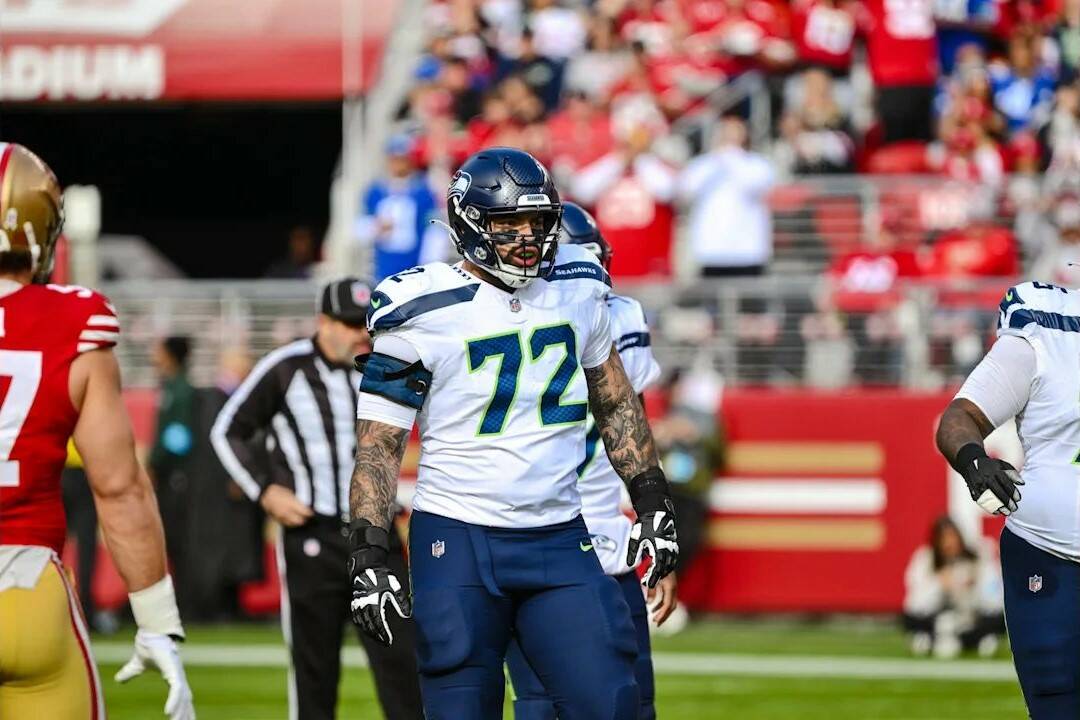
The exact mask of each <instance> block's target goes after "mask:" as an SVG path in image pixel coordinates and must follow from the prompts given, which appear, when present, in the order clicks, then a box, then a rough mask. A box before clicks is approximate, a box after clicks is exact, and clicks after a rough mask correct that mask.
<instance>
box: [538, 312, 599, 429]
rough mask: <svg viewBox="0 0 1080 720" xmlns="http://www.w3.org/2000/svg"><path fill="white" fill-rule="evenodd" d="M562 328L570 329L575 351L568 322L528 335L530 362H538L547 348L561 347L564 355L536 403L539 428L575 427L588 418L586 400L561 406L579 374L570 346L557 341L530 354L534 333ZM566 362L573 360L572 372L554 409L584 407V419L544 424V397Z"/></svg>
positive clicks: (577, 361)
mask: <svg viewBox="0 0 1080 720" xmlns="http://www.w3.org/2000/svg"><path fill="white" fill-rule="evenodd" d="M563 326H566V327H568V328H570V334H571V335H573V336H574V349H575V350H576V349H577V345H578V336H577V330H575V329H574V326H573V325H571V324H570V323H568V322H565V321H563V322H557V323H551V324H550V325H541V326H540V327H535V328H533V330H532V332H531V333H529V359H530V360H531V361H532V362H538V361H539V360H540V358H542V357H544V353H546V352H547V351H548V348H553V347H558V346H559V345H562V347H563V351H564V352H565V353H566V354H565V355H564V356H563V359H562V360H560V361H559V362H557V363H556V364H555V369H554V370H552V371H551V377H549V378H548V381H547V384H546V385H545V386H544V392H542V393H540V401H539V402H537V403H536V416H537V417H538V418H539V419H540V427H558V426H561V425H577V424H579V423H583V422H585V421H586V420H588V418H589V401H588V400H577V401H575V402H571V403H566V404H565V405H564V404H563V401H562V399H563V395H565V394H566V391H567V390H569V389H570V386H571V385H572V384H573V383H574V380H575V379H576V378H577V376H578V374H579V373H580V372H581V362H580V361H579V360H578V359H577V356H576V355H572V354H571V353H570V346H569V345H568V344H567V341H566V340H562V341H559V342H554V343H551V344H550V345H545V346H544V349H543V350H541V351H540V354H539V355H536V356H534V355H533V354H532V339H533V336H534V335H536V333H538V332H539V331H541V330H548V329H550V328H557V327H563ZM567 360H573V363H574V372H572V373H571V374H570V378H569V379H568V380H567V381H566V386H565V387H564V388H563V390H562V392H561V393H559V397H558V398H557V402H556V407H560V408H563V407H574V406H584V407H585V417H583V418H582V419H581V420H567V421H565V422H551V423H549V422H544V396H545V395H547V394H548V392H549V391H550V390H551V383H553V382H554V381H555V376H556V375H558V374H559V370H561V369H562V366H563V363H565V362H566V361H567Z"/></svg>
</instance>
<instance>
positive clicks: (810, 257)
mask: <svg viewBox="0 0 1080 720" xmlns="http://www.w3.org/2000/svg"><path fill="white" fill-rule="evenodd" d="M1011 188H1013V184H1012V183H1011V182H1006V183H1003V184H1001V185H999V186H989V185H979V184H976V183H969V182H962V181H956V180H951V179H948V178H944V177H938V176H924V175H877V176H874V175H846V176H824V177H803V178H798V179H797V180H795V181H792V182H789V183H786V184H784V185H782V186H780V187H778V188H776V189H775V190H774V192H773V194H772V198H771V207H772V216H773V245H774V248H775V261H774V263H773V271H774V272H779V273H790V274H805V273H816V272H820V271H821V270H823V269H824V268H825V267H827V266H828V264H829V262H830V260H831V259H832V258H834V257H836V256H837V255H838V254H840V253H843V252H846V251H849V250H852V249H854V248H856V247H857V246H858V245H860V244H861V243H863V242H864V241H866V240H867V239H869V238H870V237H871V235H872V234H873V233H876V232H878V231H879V229H881V228H884V229H885V230H887V231H889V232H891V233H892V234H894V235H895V236H896V237H897V238H898V239H899V241H900V242H901V243H904V244H908V245H922V246H929V245H932V244H933V243H934V242H935V241H936V240H937V239H938V238H940V237H941V236H943V235H946V234H948V233H952V232H956V231H960V230H963V229H964V228H967V227H970V226H971V225H973V224H983V225H994V226H1001V227H1008V228H1011V227H1013V225H1014V223H1015V219H1016V212H1017V204H1018V203H1017V201H1016V200H1015V199H1014V198H1013V197H1011V196H1010V189H1011ZM1021 240H1022V241H1023V242H1022V243H1021V251H1023V249H1024V247H1026V245H1027V240H1028V238H1021Z"/></svg>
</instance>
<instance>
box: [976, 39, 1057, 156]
mask: <svg viewBox="0 0 1080 720" xmlns="http://www.w3.org/2000/svg"><path fill="white" fill-rule="evenodd" d="M990 85H991V91H992V93H993V97H994V109H996V110H997V111H998V112H999V113H1001V115H1002V116H1003V117H1004V118H1005V122H1006V125H1007V127H1008V132H1009V134H1012V133H1015V132H1017V131H1018V130H1031V129H1035V130H1037V129H1038V128H1039V127H1040V126H1041V125H1043V124H1044V123H1045V122H1046V121H1047V120H1048V119H1049V117H1050V110H1051V108H1052V106H1053V102H1054V85H1055V78H1054V76H1053V73H1051V72H1050V71H1049V70H1048V69H1047V68H1045V67H1041V66H1040V65H1039V63H1038V59H1037V58H1036V56H1035V48H1034V47H1033V41H1032V39H1031V38H1029V37H1028V36H1026V35H1024V34H1020V33H1017V34H1016V35H1013V36H1012V38H1010V39H1009V63H1008V65H1004V64H1001V63H993V64H991V66H990Z"/></svg>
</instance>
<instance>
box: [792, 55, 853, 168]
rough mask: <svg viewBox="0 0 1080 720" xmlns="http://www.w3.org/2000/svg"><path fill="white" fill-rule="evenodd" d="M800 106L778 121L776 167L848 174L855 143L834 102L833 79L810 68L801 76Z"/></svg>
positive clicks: (851, 165) (838, 106)
mask: <svg viewBox="0 0 1080 720" xmlns="http://www.w3.org/2000/svg"><path fill="white" fill-rule="evenodd" d="M800 85H801V92H800V95H801V96H802V97H801V103H800V105H799V106H798V107H793V108H790V109H789V110H788V111H787V112H785V113H784V115H783V117H782V118H781V120H780V138H781V139H780V142H779V143H777V145H776V147H775V149H774V159H775V160H776V161H777V164H778V166H779V167H782V168H784V169H785V170H786V171H787V172H788V173H792V174H796V175H810V174H813V175H820V174H828V173H844V172H851V170H852V169H853V168H854V156H855V143H854V141H853V140H852V138H851V129H850V123H849V122H848V119H847V117H846V116H845V114H844V113H843V111H842V110H841V109H840V105H839V104H838V103H837V101H836V97H835V93H834V88H833V80H832V77H831V76H830V75H829V74H828V72H826V71H825V70H822V69H819V68H812V69H810V70H806V71H805V72H803V73H802V82H801V83H800Z"/></svg>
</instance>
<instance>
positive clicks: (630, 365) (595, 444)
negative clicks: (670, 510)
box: [506, 202, 676, 720]
mask: <svg viewBox="0 0 1080 720" xmlns="http://www.w3.org/2000/svg"><path fill="white" fill-rule="evenodd" d="M560 242H562V243H565V244H568V245H579V246H581V247H583V248H585V249H586V250H588V251H589V252H591V253H593V254H594V255H596V257H597V258H599V260H600V264H601V265H602V266H603V268H604V269H605V270H607V269H608V267H609V266H610V263H611V246H610V245H608V242H607V240H605V239H604V236H603V235H602V234H601V233H600V229H599V228H598V227H597V226H596V221H595V220H594V219H593V217H592V215H590V214H589V213H588V212H586V211H585V210H584V209H583V208H582V207H581V206H579V205H576V204H575V203H572V202H564V203H563V216H562V233H561V235H560ZM607 306H608V311H609V313H610V315H611V337H612V340H613V341H614V342H615V349H616V350H617V351H618V353H619V358H620V359H621V360H622V364H623V367H624V368H625V370H626V376H627V377H628V378H629V379H630V382H631V383H632V384H633V386H634V390H635V391H636V392H637V393H639V396H640V393H642V392H644V391H645V389H646V388H647V387H649V386H650V385H652V384H653V383H654V382H656V380H657V378H659V377H660V366H659V365H658V364H657V362H656V358H654V357H653V354H652V350H651V349H650V337H649V326H648V324H647V323H646V322H645V311H644V309H642V307H641V303H639V302H638V301H637V300H634V299H633V298H629V297H625V296H622V295H616V294H615V293H608V295H607ZM577 474H578V491H579V492H580V493H581V514H582V516H583V517H584V518H585V524H586V525H587V526H588V528H589V533H590V534H591V535H592V544H593V549H594V550H595V552H596V555H597V557H599V558H600V565H601V566H602V567H603V568H604V572H606V573H607V574H608V575H611V576H612V577H614V578H615V579H616V580H617V581H618V582H619V586H620V587H621V588H622V590H623V595H624V596H625V598H626V604H627V605H628V606H629V608H630V615H631V618H632V619H633V621H634V630H635V632H636V641H637V648H638V652H637V660H636V661H635V663H634V676H635V678H636V680H637V684H638V690H639V692H640V703H641V704H640V707H639V712H638V720H655V718H656V707H655V694H656V693H655V686H654V683H653V667H652V650H651V647H650V642H649V610H648V608H647V607H646V605H645V597H644V595H643V594H642V591H641V586H640V584H639V583H638V581H637V573H635V572H634V569H633V568H631V567H628V566H627V564H626V550H627V547H628V546H629V544H630V532H631V529H632V524H631V522H630V519H629V518H628V517H627V516H626V515H625V514H624V513H623V510H622V501H623V495H624V493H625V492H626V490H625V485H624V484H623V481H622V479H620V478H619V475H618V473H616V472H615V468H614V467H612V465H611V462H610V461H609V460H608V458H607V455H606V454H605V453H604V452H603V445H602V443H601V440H600V430H599V428H598V427H597V426H596V424H595V421H593V420H592V419H591V418H590V420H589V430H588V433H587V434H586V442H585V458H584V459H583V460H582V461H581V464H580V465H578V467H577ZM675 588H676V580H675V575H674V573H672V574H671V575H668V576H666V577H664V579H662V580H661V581H660V583H659V584H658V585H657V587H656V588H654V589H651V590H650V593H652V594H655V595H657V596H658V597H657V598H656V612H655V617H656V619H657V622H658V623H663V622H664V620H666V619H667V617H668V615H670V614H671V611H672V610H673V609H674V608H675V601H676V590H675ZM506 666H507V669H508V670H509V672H510V685H511V689H512V690H513V696H514V697H513V699H514V720H555V717H556V713H555V703H554V702H553V701H552V699H551V696H550V695H549V694H548V692H547V690H545V689H544V685H543V683H542V682H541V681H540V678H539V677H537V675H536V673H535V672H533V670H532V667H531V666H530V665H529V663H528V662H527V661H526V660H525V657H524V656H523V654H522V653H521V650H520V649H519V647H518V645H517V643H516V642H513V643H511V645H510V651H509V652H508V653H507V657H506Z"/></svg>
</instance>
